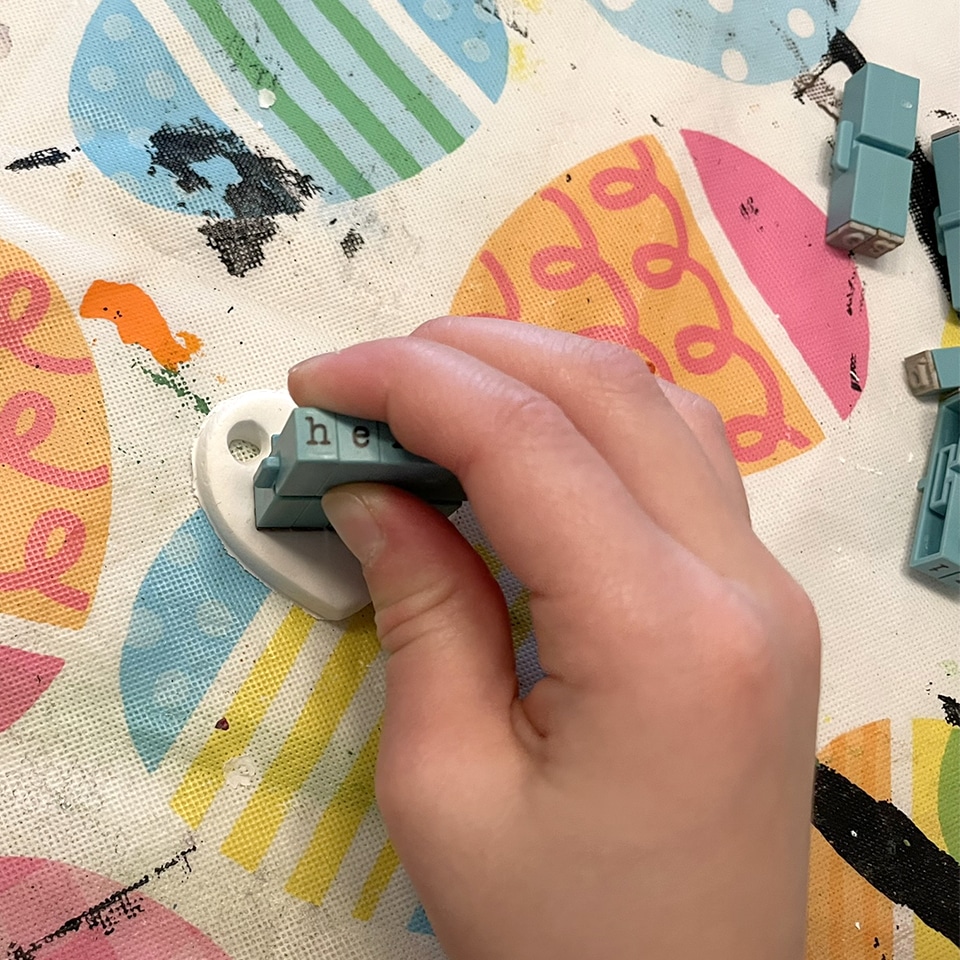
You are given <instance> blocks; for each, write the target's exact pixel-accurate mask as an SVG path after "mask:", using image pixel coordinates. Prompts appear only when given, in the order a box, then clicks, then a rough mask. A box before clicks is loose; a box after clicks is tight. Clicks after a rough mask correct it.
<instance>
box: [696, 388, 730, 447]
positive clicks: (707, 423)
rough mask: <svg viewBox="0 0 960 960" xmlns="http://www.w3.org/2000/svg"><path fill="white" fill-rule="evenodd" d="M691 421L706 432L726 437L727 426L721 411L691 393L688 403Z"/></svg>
mask: <svg viewBox="0 0 960 960" xmlns="http://www.w3.org/2000/svg"><path fill="white" fill-rule="evenodd" d="M687 409H688V412H689V415H690V419H691V420H693V421H694V423H696V425H697V427H698V428H699V429H700V430H702V431H704V432H708V431H709V432H711V433H717V434H721V435H723V436H726V426H725V424H724V422H723V416H722V415H721V414H720V411H719V410H718V409H717V408H716V407H715V406H714V405H713V404H712V403H711V402H710V401H709V400H707V399H706V398H705V397H701V396H700V395H699V394H696V393H691V394H690V399H689V400H688V401H687Z"/></svg>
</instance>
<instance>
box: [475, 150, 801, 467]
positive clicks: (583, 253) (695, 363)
mask: <svg viewBox="0 0 960 960" xmlns="http://www.w3.org/2000/svg"><path fill="white" fill-rule="evenodd" d="M630 149H631V151H632V152H633V155H634V157H635V158H636V161H637V166H636V167H620V166H614V167H609V168H608V169H606V170H601V171H600V172H598V173H596V174H594V176H593V177H592V178H591V181H590V193H591V196H592V198H593V200H594V202H595V203H596V204H597V205H598V206H600V207H602V208H603V209H605V210H608V211H611V212H615V211H620V210H627V209H630V208H633V207H636V206H639V205H640V204H642V203H644V202H645V201H647V200H649V199H651V198H655V199H657V200H659V201H660V202H661V203H662V204H663V205H664V206H665V208H666V210H667V212H668V213H669V215H670V218H671V220H672V223H673V227H674V232H675V236H676V242H675V243H674V244H667V243H659V242H658V243H649V244H644V245H642V246H640V247H638V248H637V249H636V250H635V251H634V253H633V255H632V257H631V264H632V269H633V272H634V275H635V276H636V278H637V279H638V280H639V281H640V282H641V283H643V284H644V285H645V286H647V287H648V288H650V289H655V290H664V289H669V288H670V287H673V286H676V285H677V284H678V283H679V282H680V281H681V280H682V279H683V277H684V275H685V274H690V275H692V276H693V277H695V278H696V279H697V280H698V281H699V282H700V283H701V284H702V285H703V287H704V289H705V290H706V292H707V294H708V296H709V297H710V301H711V303H712V305H713V309H714V315H715V317H716V323H717V325H716V326H707V325H706V324H691V325H689V326H687V327H685V328H684V329H682V330H680V331H679V332H678V333H677V335H676V337H675V338H674V346H675V348H676V351H677V358H678V360H679V362H680V364H681V366H682V367H683V369H685V370H686V371H687V372H689V373H692V374H695V375H705V374H709V373H716V372H718V371H719V370H721V369H722V368H723V367H724V366H725V365H726V364H727V363H728V362H729V361H730V360H731V358H733V357H738V358H740V359H741V360H743V361H744V362H746V363H747V364H748V365H749V367H750V369H751V370H752V371H753V373H754V375H755V376H756V378H757V380H758V381H759V383H760V386H761V388H762V389H763V392H764V398H765V409H764V412H763V413H762V414H759V415H758V414H745V415H741V416H737V417H732V418H731V419H730V420H728V421H727V422H726V430H727V437H728V440H729V443H730V446H731V448H732V450H733V452H734V454H735V456H736V458H737V460H738V461H739V462H741V463H755V462H757V461H759V460H763V459H764V458H765V457H768V456H770V455H771V454H772V453H773V452H774V451H775V450H776V447H777V445H778V444H779V443H780V442H786V443H788V444H790V445H791V446H793V447H795V448H796V449H804V448H805V447H808V446H810V442H811V441H810V439H809V438H808V437H806V436H804V435H803V434H802V433H801V432H800V431H798V430H796V429H795V428H792V427H790V426H789V425H788V424H787V423H786V419H785V416H786V415H785V409H784V402H783V394H782V391H781V390H780V385H779V383H778V382H777V378H776V374H775V373H774V371H773V370H772V369H771V367H770V365H769V363H768V362H767V361H766V359H765V358H764V357H763V355H762V354H760V353H759V352H758V351H756V350H755V349H754V348H753V347H751V346H750V345H749V344H747V343H746V342H744V341H743V340H742V339H740V338H739V337H738V336H737V335H736V332H735V330H734V327H733V318H732V315H731V313H730V308H729V305H728V304H727V302H726V301H725V300H724V298H723V294H722V292H721V291H720V288H719V285H718V284H717V282H716V280H715V279H714V277H713V276H712V275H711V273H710V271H709V270H708V269H707V268H706V267H705V266H704V265H703V264H702V263H700V262H699V261H698V260H696V259H695V258H694V257H692V256H691V254H690V249H689V235H688V231H687V226H686V222H685V220H684V217H683V211H682V209H681V207H680V203H679V201H678V199H677V198H676V197H675V196H674V195H673V194H672V193H671V192H670V190H669V188H668V187H667V186H666V184H664V183H662V182H661V181H660V180H659V178H658V177H657V174H656V167H655V165H654V162H653V157H652V156H651V155H650V151H649V150H648V149H647V147H646V145H645V144H644V143H643V142H642V141H640V140H636V141H633V142H632V143H631V144H630ZM624 188H625V189H624ZM540 196H541V198H542V199H543V200H544V201H546V202H548V203H552V204H554V205H555V206H556V207H557V208H558V209H559V210H560V211H561V212H562V213H563V214H564V216H565V217H566V219H567V221H568V222H569V224H570V226H571V228H572V229H573V231H574V233H575V234H576V236H577V240H578V244H579V246H572V245H570V244H552V245H549V246H546V247H543V248H542V249H540V250H538V251H537V252H536V253H535V254H534V255H533V257H532V258H531V260H530V275H531V278H532V279H533V280H534V282H535V283H537V284H538V286H540V287H541V288H542V289H544V290H551V291H561V290H562V291H567V290H572V289H574V288H576V287H579V286H581V285H582V284H583V283H585V282H587V281H588V280H590V279H591V278H593V277H597V278H598V279H600V280H601V281H602V282H603V283H604V284H605V285H606V286H607V288H608V289H609V290H610V293H611V294H612V295H613V297H614V300H615V301H616V303H617V306H618V308H619V310H620V314H621V317H622V319H623V324H599V325H596V326H592V327H587V328H584V329H581V330H580V331H578V332H579V333H580V334H581V335H582V336H588V337H592V338H594V339H597V340H609V341H611V342H614V343H619V344H622V345H624V346H627V347H630V348H631V349H633V350H636V351H637V352H638V353H640V354H641V355H642V356H643V357H644V358H645V359H646V360H647V362H648V363H653V364H654V365H655V367H656V369H657V373H658V374H659V375H660V376H662V377H663V378H664V379H667V380H671V381H675V379H676V377H675V374H674V372H673V370H672V368H671V365H670V364H669V362H668V361H667V358H666V356H665V355H664V354H663V352H662V351H661V350H660V349H659V348H658V347H657V346H656V345H655V344H654V343H653V342H652V341H651V340H650V339H649V338H648V337H646V336H645V335H644V334H643V332H642V330H641V315H640V310H639V308H638V306H637V304H636V302H635V301H634V299H633V297H632V295H631V294H630V289H629V286H628V284H627V282H626V281H625V280H624V278H623V277H622V276H621V275H620V274H619V273H618V271H617V269H616V267H614V265H613V264H611V263H610V262H609V261H607V260H605V259H604V258H603V256H602V255H601V253H600V249H599V242H598V240H597V237H596V234H595V233H594V231H593V229H592V228H591V226H590V223H589V220H588V219H587V217H586V215H585V214H584V212H583V210H582V209H581V208H580V206H579V205H578V204H577V202H576V201H575V200H574V199H573V198H572V197H570V196H569V195H567V194H565V193H564V192H563V191H561V190H559V189H557V188H555V187H550V188H548V189H546V190H544V191H543V192H542V193H541V195H540ZM485 255H486V256H485ZM480 260H481V263H483V264H484V266H485V267H486V268H487V270H488V271H489V272H490V274H491V277H492V279H493V281H494V283H496V285H497V288H498V290H499V291H500V293H501V296H502V297H503V298H504V302H505V303H507V302H508V298H512V300H513V301H516V300H517V294H516V290H515V289H514V288H513V284H512V283H511V282H510V281H509V277H508V275H507V272H506V270H505V269H504V268H503V265H502V264H500V263H499V262H498V261H496V259H495V258H494V257H493V256H492V254H489V252H488V251H484V255H481V258H480ZM493 264H495V265H496V268H497V269H496V271H495V270H493V269H491V265H493ZM653 264H657V265H658V267H661V269H657V270H654V269H653V268H652V265H653ZM664 264H666V266H665V267H664V266H663V265H664ZM558 266H559V267H561V269H559V270H558V269H557V267H558ZM702 346H709V347H711V350H710V352H709V353H707V354H706V355H703V356H699V355H695V353H694V350H695V349H696V348H697V347H702ZM749 437H754V438H756V439H754V440H753V441H752V442H751V441H750V440H748V439H747V438H749Z"/></svg>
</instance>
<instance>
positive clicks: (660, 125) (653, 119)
mask: <svg viewBox="0 0 960 960" xmlns="http://www.w3.org/2000/svg"><path fill="white" fill-rule="evenodd" d="M650 119H651V120H652V121H653V122H654V123H655V124H656V125H657V126H658V127H662V126H663V124H662V123H661V122H660V121H659V120H658V119H657V118H656V117H655V116H654V115H653V114H652V113H651V114H650Z"/></svg>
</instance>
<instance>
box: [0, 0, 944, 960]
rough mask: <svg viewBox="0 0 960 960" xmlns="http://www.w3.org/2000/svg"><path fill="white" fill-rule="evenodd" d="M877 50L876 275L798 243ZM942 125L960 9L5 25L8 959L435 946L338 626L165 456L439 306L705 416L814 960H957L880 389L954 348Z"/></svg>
mask: <svg viewBox="0 0 960 960" xmlns="http://www.w3.org/2000/svg"><path fill="white" fill-rule="evenodd" d="M864 61H870V62H876V63H880V64H884V65H886V66H889V67H892V68H894V69H896V70H899V71H902V72H903V73H906V74H909V75H911V76H915V77H919V78H920V81H921V86H920V99H919V113H918V128H917V143H916V149H915V151H914V152H913V154H912V156H911V159H912V162H913V185H912V191H911V199H910V210H909V223H908V227H907V233H906V241H905V243H904V244H903V245H902V246H901V247H899V248H898V249H897V250H895V251H893V252H891V253H889V254H887V255H886V256H884V257H882V258H881V259H879V260H875V261H874V260H869V259H866V258H863V257H853V256H850V255H848V254H846V253H844V252H841V251H838V250H835V249H833V248H832V247H828V246H827V245H826V244H825V243H824V234H825V213H824V211H825V210H826V207H827V200H828V195H829V182H830V161H831V156H832V152H833V144H834V137H835V133H836V124H837V118H838V111H839V108H840V98H841V95H842V91H843V87H844V84H845V82H846V80H847V79H848V78H849V77H850V76H851V74H852V73H853V72H855V71H856V70H857V69H859V68H860V67H861V65H862V64H863V63H864ZM958 111H960V4H958V0H928V2H925V3H923V4H922V5H920V4H916V5H915V4H911V3H907V2H905V0H870V2H867V0H862V2H861V0H788V2H782V0H669V2H668V0H99V2H98V0H70V2H69V3H68V2H62V3H52V2H49V0H0V502H2V519H0V953H2V952H3V951H4V950H5V951H6V953H5V957H6V958H7V960H35V958H39V960H47V958H50V960H53V958H60V960H88V958H89V960H93V958H96V960H110V958H116V960H226V958H232V960H254V958H256V960H262V958H278V960H279V958H283V960H286V958H308V957H309V958H331V960H332V958H337V960H348V958H355V960H365V958H373V960H379V958H386V957H390V958H400V960H404V958H411V960H428V958H438V957H440V956H441V951H440V949H439V947H438V945H437V942H436V939H435V938H434V936H433V934H432V930H431V927H430V922H429V920H428V918H427V916H426V915H425V913H424V911H423V909H422V908H421V907H420V905H419V904H418V901H417V897H416V895H415V893H414V891H413V889H412V887H411V886H410V883H409V882H408V880H407V878H406V877H405V875H404V873H403V871H402V869H401V868H400V865H399V862H398V860H397V858H396V856H395V854H394V851H393V849H392V847H391V845H390V843H389V841H388V839H387V836H386V833H385V831H384V827H383V824H382V822H381V819H380V817H379V814H378V812H377V808H376V804H375V800H374V793H373V768H374V763H375V758H376V753H377V744H378V733H379V721H380V716H381V710H382V706H383V690H384V677H383V662H382V659H381V657H380V653H379V649H378V645H377V642H376V637H375V634H374V631H373V627H372V620H371V617H370V614H369V611H367V612H363V613H360V614H358V615H356V616H354V617H352V618H351V619H350V620H349V621H347V622H343V623H328V622H319V621H315V620H314V619H313V618H311V617H310V616H308V615H307V614H306V613H304V612H303V611H302V610H300V609H298V608H296V607H292V606H291V604H290V603H289V602H288V601H285V600H284V599H283V598H282V597H280V596H278V595H275V594H273V593H271V592H270V591H269V590H267V589H266V588H265V587H264V586H263V585H261V584H260V583H259V582H258V581H256V580H255V579H253V578H252V577H251V576H250V575H249V574H247V573H246V572H245V571H244V570H243V569H241V568H240V567H239V566H238V565H237V564H236V563H235V562H234V561H233V560H232V559H231V558H230V557H229V556H227V554H226V553H225V551H224V550H223V548H222V547H221V545H220V542H219V540H218V539H217V537H216V536H215V534H214V533H213V531H212V529H211V527H210V526H209V524H208V522H207V520H206V518H205V516H204V514H203V513H202V512H201V511H200V510H199V508H198V504H197V501H196V499H195V497H194V494H193V487H192V481H191V475H190V451H191V448H192V445H193V442H194V439H195V437H196V435H197V432H198V430H199V428H200V426H201V425H202V423H203V422H204V418H205V417H206V416H207V414H208V413H209V412H210V410H211V408H212V407H213V406H214V405H215V404H216V403H217V402H219V401H221V400H223V399H226V398H229V397H231V396H234V395H236V394H238V393H241V392H244V391H247V390H252V389H261V388H269V389H277V388H281V387H282V386H283V385H284V383H285V375H286V370H287V368H288V367H289V366H290V365H292V364H293V363H295V362H296V361H298V360H301V359H303V358H304V357H307V356H309V355H311V354H313V353H315V352H319V351H323V350H330V349H335V348H338V347H341V346H344V345H346V344H348V343H352V342H355V341H357V340H361V339H366V338H373V337H379V336H383V335H394V334H402V333H405V332H407V331H409V330H411V329H413V328H414V327H415V326H416V325H417V324H418V323H420V322H422V321H423V320H425V319H427V318H429V317H431V316H435V315H439V314H444V313H448V312H453V313H489V314H494V315H498V316H503V317H506V318H510V319H513V320H519V321H522V322H526V323H535V324H543V325H546V326H550V327H555V328H559V329H563V330H568V331H574V332H578V333H580V334H583V335H584V336H589V337H595V338H599V339H607V340H612V341H616V342H619V343H623V344H626V345H628V346H629V347H631V348H633V349H635V350H636V351H638V352H639V353H640V354H642V355H643V356H644V357H646V358H647V359H649V360H651V361H652V362H653V363H654V364H655V365H656V367H657V369H658V372H659V373H660V375H661V376H664V377H667V378H669V379H671V380H673V381H675V382H677V383H679V384H681V385H682V386H684V387H688V388H690V389H692V390H695V391H697V392H699V393H702V394H703V395H705V396H706V397H708V398H709V399H710V400H712V401H713V402H714V403H715V404H716V405H717V407H718V408H719V409H720V411H721V413H722V414H723V417H724V419H725V421H726V423H727V426H728V433H729V435H730V440H731V444H732V446H733V448H734V451H735V453H736V456H737V459H738V461H739V463H740V465H741V468H742V472H743V474H744V475H745V482H746V484H747V488H748V492H749V495H750V500H751V503H752V508H753V512H754V517H755V523H756V526H757V529H758V532H759V533H760V534H761V536H762V537H763V538H764V540H765V541H766V542H767V543H768V544H769V545H770V547H771V548H772V550H773V551H774V552H775V553H776V554H777V556H778V557H780V558H781V560H782V561H783V563H784V564H785V565H786V566H787V567H788V568H789V569H790V570H791V571H792V572H793V573H794V574H795V575H796V576H797V578H798V579H799V580H800V581H801V582H802V583H803V585H804V586H805V587H806V588H807V590H808V591H809V592H810V594H811V595H812V597H813V598H814V600H815V603H816V605H817V608H818V610H819V613H820V616H821V619H822V626H823V635H824V647H825V651H824V658H825V659H824V678H823V696H822V704H821V712H820V718H819V742H818V749H819V751H820V752H819V759H820V761H821V763H820V766H819V773H818V778H817V790H816V799H815V806H814V816H813V823H812V826H811V856H812V867H811V886H810V889H811V899H810V911H809V936H808V943H809V946H808V957H809V958H810V960H861V958H862V960H956V958H960V946H958V943H960V929H958V927H960V917H958V915H957V896H958V895H957V890H956V884H955V882H954V881H955V880H956V878H957V877H958V876H960V873H958V863H957V860H958V858H960V705H958V700H960V602H958V595H957V591H956V589H955V588H951V587H950V586H949V585H946V586H944V585H940V584H937V583H935V582H934V581H933V580H931V579H930V578H928V577H924V576H923V575H921V574H917V573H914V572H912V571H911V570H910V568H909V562H908V561H909V554H910V549H911V543H912V540H913V536H914V530H915V525H916V522H917V516H918V511H919V509H920V494H919V493H918V491H917V484H918V481H919V480H920V479H921V477H922V475H923V472H924V470H925V464H926V463H927V457H928V449H929V446H930V442H931V437H932V435H933V431H934V422H935V419H936V415H937V403H936V400H934V401H932V402H929V401H926V402H925V401H923V400H918V399H915V398H914V397H913V396H912V395H911V393H910V390H909V389H908V386H907V383H906V381H905V377H904V367H903V359H904V357H906V356H908V355H911V354H915V353H918V352H920V351H922V350H927V349H932V348H935V347H940V346H949V345H960V325H958V320H957V316H956V314H955V313H954V312H952V311H951V309H950V306H949V297H948V293H947V285H946V272H945V261H944V259H943V257H942V256H940V254H939V253H938V250H937V243H936V236H935V232H934V226H933V225H934V219H933V209H934V206H935V204H936V191H935V188H934V184H935V175H934V168H933V166H932V165H931V158H930V150H931V136H932V135H933V134H936V133H938V132H939V131H941V130H944V129H946V128H949V127H951V126H954V125H956V124H957V123H958V122H960V121H958V118H957V112H958ZM651 469H656V465H655V464H652V465H651ZM465 513H466V514H467V515H466V517H465V518H463V519H461V520H459V521H458V522H459V523H460V525H461V528H462V529H463V531H464V533H465V534H466V535H467V536H468V537H469V538H470V539H471V540H472V541H473V542H474V543H475V544H476V545H477V547H478V549H480V550H481V551H482V552H485V555H486V556H488V557H489V562H490V564H491V566H492V568H493V570H494V571H495V573H496V574H497V576H498V578H499V579H500V581H501V583H502V585H503V588H504V591H505V595H506V597H507V599H508V601H509V603H510V606H511V612H512V615H513V622H514V624H515V625H516V631H517V633H516V636H515V638H514V639H515V641H516V644H517V650H518V652H517V663H518V670H519V673H520V676H521V679H522V681H523V683H524V684H526V685H529V684H530V683H531V682H532V680H533V678H535V676H536V670H537V666H536V650H535V644H534V638H533V636H532V634H531V630H530V620H529V613H528V611H527V609H526V595H525V593H524V591H523V590H522V589H521V588H520V586H519V585H518V584H517V583H516V582H515V581H514V580H513V579H512V578H511V575H510V574H509V572H508V571H505V570H503V568H502V567H501V565H500V564H499V562H498V561H497V559H496V558H495V557H494V556H493V555H492V554H490V553H489V551H485V547H484V544H483V541H482V537H481V534H480V533H479V531H478V529H477V527H476V525H475V524H474V523H473V521H472V520H471V519H470V517H469V513H468V511H465ZM682 655H683V654H682V651H678V656H682ZM691 712H692V714H693V716H692V718H691V722H703V723H704V729H703V734H704V736H709V735H710V730H709V724H708V723H707V722H706V721H705V719H704V718H700V717H697V716H696V708H695V703H691ZM945 878H946V879H945ZM951 884H953V889H951ZM691 922H696V918H695V917H691ZM757 922H758V923H763V922H764V918H763V917H757ZM641 952H642V944H638V955H639V953H641ZM703 955H704V957H710V956H712V953H711V946H710V944H709V943H704V945H703ZM601 956H602V948H601V947H600V946H599V945H598V953H597V957H601Z"/></svg>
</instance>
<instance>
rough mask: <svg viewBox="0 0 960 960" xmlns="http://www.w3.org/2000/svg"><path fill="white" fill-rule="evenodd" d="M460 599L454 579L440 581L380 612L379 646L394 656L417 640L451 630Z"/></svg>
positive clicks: (438, 579)
mask: <svg viewBox="0 0 960 960" xmlns="http://www.w3.org/2000/svg"><path fill="white" fill-rule="evenodd" d="M456 598H457V585H456V583H455V581H454V579H453V578H452V577H440V578H437V579H435V580H431V581H430V582H428V583H425V584H424V585H422V586H421V587H420V588H419V589H417V590H415V591H413V592H411V593H407V594H405V595H404V596H402V597H399V598H397V599H395V600H393V601H391V602H390V603H388V604H385V605H384V606H382V607H380V608H378V609H377V612H376V615H375V622H376V625H377V633H378V635H379V637H380V643H381V645H382V646H383V648H384V649H385V650H386V651H387V653H388V654H390V655H391V656H392V655H393V654H395V653H398V652H399V651H400V650H402V649H403V648H404V647H406V646H408V645H409V644H410V643H413V642H414V641H415V640H418V639H421V638H423V637H426V636H430V635H433V634H435V633H437V632H440V631H444V630H449V628H450V625H451V615H450V613H449V611H450V609H451V607H452V606H453V605H454V604H455V602H456Z"/></svg>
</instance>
